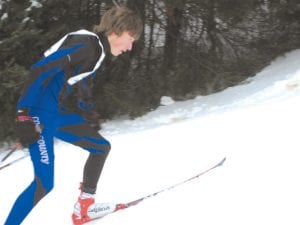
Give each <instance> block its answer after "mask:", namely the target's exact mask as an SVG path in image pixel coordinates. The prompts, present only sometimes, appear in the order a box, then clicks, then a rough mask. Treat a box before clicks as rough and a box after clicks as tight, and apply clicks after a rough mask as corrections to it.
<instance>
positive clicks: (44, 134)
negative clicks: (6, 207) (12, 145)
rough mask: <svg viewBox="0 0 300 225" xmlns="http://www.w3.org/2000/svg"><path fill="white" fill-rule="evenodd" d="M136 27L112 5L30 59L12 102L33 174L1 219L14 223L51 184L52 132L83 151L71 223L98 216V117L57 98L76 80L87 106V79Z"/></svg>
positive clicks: (102, 152)
mask: <svg viewBox="0 0 300 225" xmlns="http://www.w3.org/2000/svg"><path fill="white" fill-rule="evenodd" d="M142 30H143V25H142V21H141V19H140V18H139V17H138V16H137V14H136V13H134V12H133V11H132V10H130V9H128V8H127V7H125V6H115V7H113V8H111V9H110V10H108V11H107V12H106V13H105V14H104V15H103V17H102V18H101V21H100V24H99V25H97V26H95V28H94V32H89V31H87V30H79V31H76V32H72V33H68V34H67V35H65V36H64V37H63V38H62V39H61V40H59V41H58V42H57V43H55V44H54V45H53V46H52V47H51V48H50V49H48V50H47V51H46V52H45V53H44V57H43V58H42V59H41V60H39V61H38V62H36V63H35V64H33V65H32V67H31V69H30V74H29V77H28V79H27V81H26V83H25V86H24V89H23V92H22V94H21V97H20V99H19V101H18V104H17V116H16V133H17V135H18V137H19V139H20V143H21V144H22V145H23V146H28V148H29V152H30V157H31V160H32V163H33V168H34V179H33V181H32V183H31V184H30V185H29V186H28V187H27V188H26V189H25V190H24V191H23V192H22V193H21V194H20V195H19V197H18V198H17V200H16V201H15V203H14V205H13V207H12V209H11V211H10V213H9V215H8V217H7V219H6V222H5V225H20V224H21V223H22V221H23V220H24V219H25V218H26V216H27V215H28V214H29V213H30V211H31V210H32V209H33V208H34V207H35V206H36V204H37V203H38V202H39V201H40V200H41V199H42V198H43V197H44V196H45V195H46V194H48V193H49V192H50V191H51V190H52V189H53V186H54V151H53V147H54V146H53V139H54V137H56V138H59V139H61V140H63V141H66V142H69V143H72V144H74V145H76V146H79V147H81V148H83V149H85V150H87V151H88V152H89V156H88V158H87V160H86V163H85V166H84V170H83V180H82V182H81V192H80V195H79V197H78V200H77V202H76V204H75V206H74V212H73V214H72V220H73V223H74V224H83V223H85V222H88V221H90V220H91V219H92V216H98V215H97V213H98V210H97V209H94V208H93V207H96V206H97V204H95V199H94V196H95V193H96V189H97V183H98V180H99V177H100V174H101V171H102V168H103V165H104V163H105V160H106V157H107V155H108V153H109V151H110V143H109V142H108V141H107V140H106V139H105V138H103V137H102V136H101V135H100V134H99V133H98V131H97V130H96V129H94V128H95V126H96V127H97V123H98V121H97V116H95V114H94V115H92V114H91V115H92V116H88V117H87V118H89V120H88V119H86V118H83V117H82V116H81V115H80V114H77V113H74V112H71V111H70V110H69V109H67V108H66V107H65V106H64V104H63V103H64V101H63V99H64V98H65V97H66V96H67V95H68V94H69V93H70V91H71V90H72V88H73V87H75V86H79V89H80V90H81V91H80V92H81V95H82V96H83V98H82V99H80V102H79V105H80V107H81V108H83V109H84V110H89V109H90V108H92V105H93V104H92V103H91V102H90V97H91V96H90V94H91V90H89V89H88V86H87V85H86V83H87V81H88V79H90V78H92V77H93V76H94V75H96V71H97V69H98V68H99V67H101V65H103V63H104V61H105V60H108V59H109V56H111V55H113V56H118V55H120V54H122V53H124V52H126V51H130V50H131V49H132V45H133V43H134V41H136V40H137V39H138V38H139V36H140V35H141V33H142ZM85 97H87V98H85ZM91 112H93V111H91ZM85 114H87V113H86V112H85ZM89 212H91V214H89ZM99 213H103V212H99ZM91 215H92V216H91Z"/></svg>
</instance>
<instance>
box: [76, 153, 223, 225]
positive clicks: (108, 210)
mask: <svg viewBox="0 0 300 225" xmlns="http://www.w3.org/2000/svg"><path fill="white" fill-rule="evenodd" d="M225 160H226V157H224V158H223V159H222V160H221V161H220V162H218V163H217V164H215V165H213V166H211V167H210V168H208V169H206V170H204V171H202V172H200V173H198V174H197V175H195V176H192V177H190V178H188V179H186V180H184V181H181V182H179V183H177V184H174V185H171V186H169V187H166V188H163V189H161V190H159V191H156V192H153V193H151V194H149V195H146V196H143V197H141V198H138V199H135V200H133V201H130V202H127V203H118V204H116V203H102V204H101V203H99V204H97V206H96V207H93V211H95V212H96V211H97V212H98V208H99V211H101V213H100V214H98V215H100V216H98V217H94V218H91V220H89V221H88V222H85V223H82V224H87V223H89V222H92V221H95V220H99V219H101V218H103V217H104V216H107V215H110V214H112V213H115V212H117V211H120V210H124V209H128V208H129V207H131V206H135V205H137V204H139V203H140V202H142V201H144V200H145V199H149V198H152V197H154V196H157V195H158V194H160V193H162V192H165V191H169V190H171V189H173V188H175V187H178V186H180V185H182V184H185V183H187V182H189V181H191V180H194V179H196V178H199V177H200V176H202V175H204V174H206V173H208V172H210V171H212V170H213V169H215V168H217V167H220V166H222V165H223V163H224V162H225ZM92 217H93V216H92Z"/></svg>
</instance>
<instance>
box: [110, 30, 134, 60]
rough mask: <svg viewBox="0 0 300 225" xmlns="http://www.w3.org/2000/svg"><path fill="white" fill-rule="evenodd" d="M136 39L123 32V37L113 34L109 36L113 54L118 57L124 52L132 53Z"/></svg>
mask: <svg viewBox="0 0 300 225" xmlns="http://www.w3.org/2000/svg"><path fill="white" fill-rule="evenodd" d="M134 41H135V39H134V38H133V37H132V36H131V35H130V34H129V33H128V32H123V33H122V34H121V35H119V36H118V35H117V34H115V33H112V34H111V35H109V36H108V42H109V44H110V51H111V54H112V55H114V56H118V55H120V54H122V53H124V52H127V51H131V49H132V45H133V42H134Z"/></svg>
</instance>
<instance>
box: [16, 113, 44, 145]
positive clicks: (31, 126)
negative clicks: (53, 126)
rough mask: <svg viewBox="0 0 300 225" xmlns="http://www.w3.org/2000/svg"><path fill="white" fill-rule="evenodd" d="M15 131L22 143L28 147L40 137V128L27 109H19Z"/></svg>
mask: <svg viewBox="0 0 300 225" xmlns="http://www.w3.org/2000/svg"><path fill="white" fill-rule="evenodd" d="M15 132H16V135H17V137H18V138H19V141H20V143H21V144H22V145H23V146H24V147H27V146H28V145H29V144H33V143H35V142H36V141H38V140H39V139H40V130H39V129H38V127H37V126H36V124H35V123H34V122H33V120H32V118H31V117H30V116H29V115H28V113H27V112H26V111H23V110H19V111H18V113H17V116H16V123H15Z"/></svg>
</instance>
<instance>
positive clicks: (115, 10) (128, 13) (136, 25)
mask: <svg viewBox="0 0 300 225" xmlns="http://www.w3.org/2000/svg"><path fill="white" fill-rule="evenodd" d="M93 31H94V32H95V33H100V32H103V33H105V35H110V34H111V33H113V32H114V33H116V34H117V35H121V34H122V33H123V32H125V31H126V32H128V33H129V34H130V35H132V36H133V37H134V39H136V40H137V39H139V37H140V35H141V34H142V31H143V22H142V20H141V18H140V17H139V16H138V15H137V13H135V12H133V11H132V10H131V9H129V8H127V7H126V6H114V7H112V8H111V9H109V10H108V11H106V12H105V13H104V14H103V16H102V18H101V21H100V24H99V25H96V26H94V30H93Z"/></svg>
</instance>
